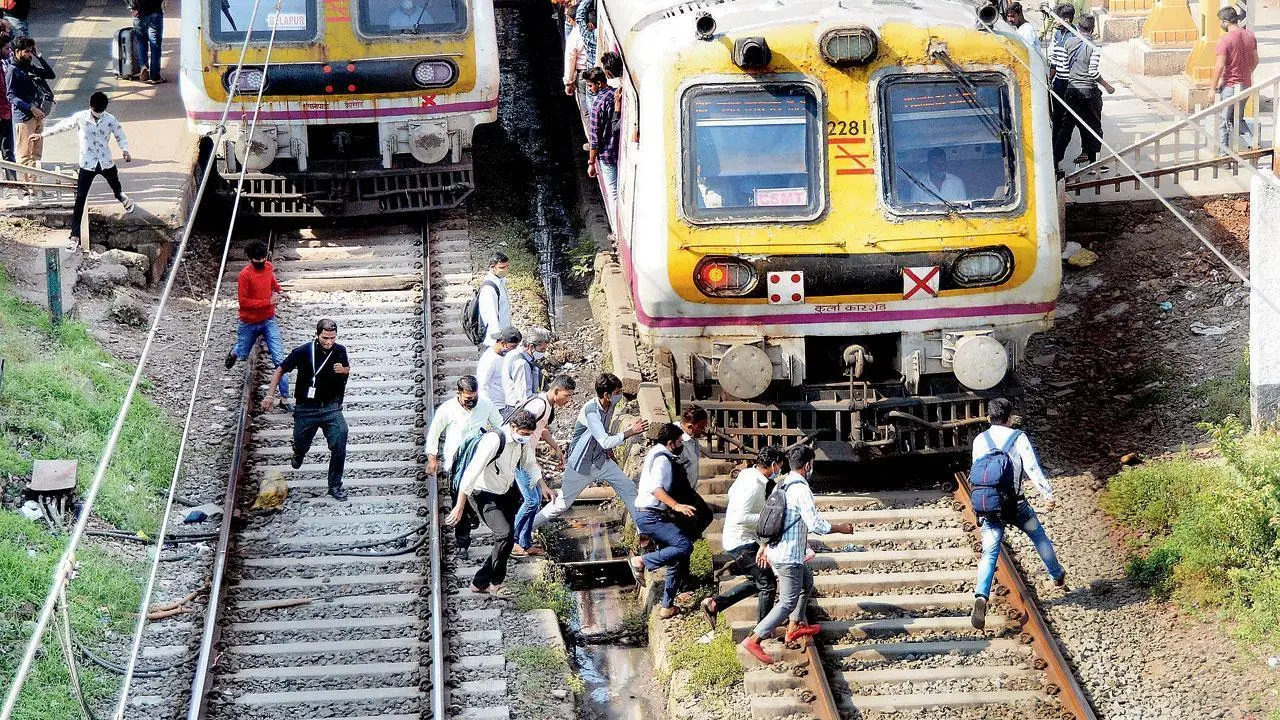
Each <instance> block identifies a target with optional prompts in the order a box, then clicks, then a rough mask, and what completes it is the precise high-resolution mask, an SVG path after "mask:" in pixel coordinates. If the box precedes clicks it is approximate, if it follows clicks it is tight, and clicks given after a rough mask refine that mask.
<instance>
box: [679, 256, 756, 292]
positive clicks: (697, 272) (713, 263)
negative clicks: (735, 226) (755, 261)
mask: <svg viewBox="0 0 1280 720" xmlns="http://www.w3.org/2000/svg"><path fill="white" fill-rule="evenodd" d="M693 284H694V285H696V286H697V287H698V290H699V291H700V292H701V293H702V294H703V295H706V296H708V297H742V296H743V295H750V294H751V292H752V291H753V290H755V289H756V286H757V285H759V284H760V274H759V273H758V272H756V268H755V266H754V265H752V264H751V263H749V262H747V261H745V260H739V259H738V258H728V257H709V258H703V259H702V260H701V261H700V262H699V263H698V265H697V267H695V268H694V269H693Z"/></svg>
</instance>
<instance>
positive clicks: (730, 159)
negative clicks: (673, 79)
mask: <svg viewBox="0 0 1280 720" xmlns="http://www.w3.org/2000/svg"><path fill="white" fill-rule="evenodd" d="M817 106H818V102H817V98H816V97H815V96H814V94H813V92H812V91H811V90H809V89H808V88H806V87H805V86H803V85H794V84H784V85H768V86H763V87H761V86H756V85H753V86H748V87H745V88H744V87H734V86H724V85H720V86H704V87H695V88H692V89H691V90H690V91H689V92H687V93H686V94H685V96H684V136H685V140H684V143H685V144H684V178H685V182H684V209H685V214H686V216H687V217H689V218H691V219H694V220H699V219H704V220H713V219H722V220H742V219H752V218H779V217H782V218H812V217H815V216H816V215H817V214H818V213H819V211H820V210H821V208H822V185H821V182H820V176H821V173H820V162H821V161H820V160H819V152H818V142H819V138H820V133H821V126H820V123H819V122H818V111H817Z"/></svg>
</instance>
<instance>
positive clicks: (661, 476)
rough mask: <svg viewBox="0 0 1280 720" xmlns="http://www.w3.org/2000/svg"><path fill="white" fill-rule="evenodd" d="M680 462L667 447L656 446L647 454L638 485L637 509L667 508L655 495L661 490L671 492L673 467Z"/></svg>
mask: <svg viewBox="0 0 1280 720" xmlns="http://www.w3.org/2000/svg"><path fill="white" fill-rule="evenodd" d="M676 462H679V460H678V459H677V458H676V456H675V455H673V454H672V453H671V451H670V450H668V449H667V446H665V445H654V446H653V447H651V448H649V452H647V453H645V456H644V464H643V465H641V466H640V467H641V471H640V479H639V481H637V483H636V509H637V510H661V509H662V508H664V507H666V504H665V503H663V502H662V501H661V500H659V499H658V498H656V497H654V493H655V492H656V491H657V490H658V489H659V488H661V489H663V490H666V491H667V492H671V477H672V475H671V465H672V463H676Z"/></svg>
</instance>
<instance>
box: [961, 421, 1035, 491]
mask: <svg viewBox="0 0 1280 720" xmlns="http://www.w3.org/2000/svg"><path fill="white" fill-rule="evenodd" d="M1013 433H1018V439H1017V440H1016V441H1014V443H1013V449H1012V450H1010V451H1009V460H1010V462H1011V463H1012V464H1013V477H1014V480H1013V484H1014V487H1016V488H1017V489H1018V494H1019V495H1021V494H1022V478H1023V476H1024V475H1025V476H1026V477H1029V478H1031V482H1032V483H1033V484H1035V486H1036V489H1037V490H1039V491H1040V494H1041V495H1042V496H1043V497H1044V499H1045V500H1046V501H1048V500H1053V488H1052V487H1050V486H1049V480H1048V478H1046V477H1045V476H1044V470H1043V469H1041V468H1040V461H1039V460H1038V459H1036V451H1035V448H1033V447H1031V440H1030V438H1028V437H1027V434H1026V433H1024V432H1022V431H1021V430H1014V429H1013V428H1011V427H1006V426H1004V425H992V426H991V429H990V430H987V431H986V432H984V433H982V434H981V435H979V436H978V437H976V438H974V440H973V459H974V460H977V459H978V458H980V457H982V456H983V455H986V454H987V453H989V452H991V451H992V450H994V449H996V448H1001V447H1004V445H1005V443H1006V442H1008V441H1009V436H1010V435H1012V434H1013ZM993 443H994V444H993Z"/></svg>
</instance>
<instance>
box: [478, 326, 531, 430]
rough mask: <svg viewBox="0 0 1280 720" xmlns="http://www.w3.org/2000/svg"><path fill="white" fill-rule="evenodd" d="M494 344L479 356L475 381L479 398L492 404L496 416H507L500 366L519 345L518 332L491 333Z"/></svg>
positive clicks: (509, 329) (500, 331)
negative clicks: (496, 412) (478, 384)
mask: <svg viewBox="0 0 1280 720" xmlns="http://www.w3.org/2000/svg"><path fill="white" fill-rule="evenodd" d="M493 338H494V343H493V344H492V345H490V346H489V347H488V348H486V349H485V351H484V352H483V353H482V354H481V355H480V360H479V361H478V362H477V363H476V380H478V381H480V397H482V398H484V399H485V400H488V401H489V402H491V403H493V406H494V407H496V408H498V414H500V415H503V416H505V415H506V414H507V391H506V389H505V388H503V383H502V375H503V373H502V366H503V361H504V359H505V358H506V356H507V355H508V354H509V353H510V352H511V351H512V350H514V349H515V347H516V346H517V345H519V344H520V340H521V339H522V338H521V335H520V331H519V330H517V329H515V328H513V327H504V328H502V329H500V330H498V331H497V332H496V333H493Z"/></svg>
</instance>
